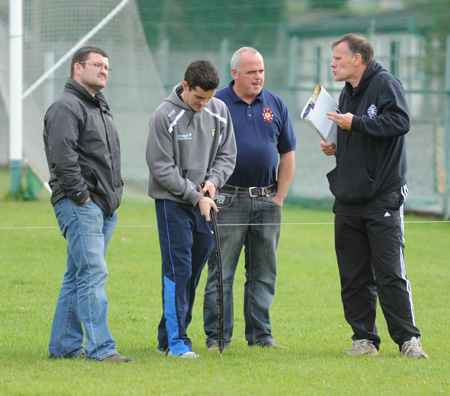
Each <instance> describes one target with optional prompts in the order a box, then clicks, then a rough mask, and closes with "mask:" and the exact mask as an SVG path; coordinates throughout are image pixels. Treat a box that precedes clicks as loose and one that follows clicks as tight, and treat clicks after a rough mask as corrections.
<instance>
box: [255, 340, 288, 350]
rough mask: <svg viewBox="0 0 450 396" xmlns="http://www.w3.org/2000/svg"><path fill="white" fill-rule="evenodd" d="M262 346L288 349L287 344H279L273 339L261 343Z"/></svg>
mask: <svg viewBox="0 0 450 396" xmlns="http://www.w3.org/2000/svg"><path fill="white" fill-rule="evenodd" d="M260 347H262V348H273V349H288V347H286V346H282V345H277V344H275V343H274V342H273V341H270V342H268V343H267V344H261V345H260Z"/></svg>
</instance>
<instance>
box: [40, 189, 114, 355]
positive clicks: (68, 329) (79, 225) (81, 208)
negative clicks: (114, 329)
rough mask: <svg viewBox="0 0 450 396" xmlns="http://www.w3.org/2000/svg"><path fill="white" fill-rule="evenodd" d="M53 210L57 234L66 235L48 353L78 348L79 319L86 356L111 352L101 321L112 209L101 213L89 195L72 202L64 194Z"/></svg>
mask: <svg viewBox="0 0 450 396" xmlns="http://www.w3.org/2000/svg"><path fill="white" fill-rule="evenodd" d="M54 210H55V214H56V218H57V219H58V225H59V228H60V230H61V235H62V236H64V238H66V240H67V269H66V272H65V274H64V279H63V282H62V286H61V290H60V292H59V297H58V302H57V304H56V310H55V316H54V318H53V326H52V331H51V335H50V343H49V351H50V356H51V357H64V358H66V357H73V356H78V355H80V354H81V353H83V346H82V343H83V338H84V334H83V327H82V324H83V325H84V330H85V334H86V342H85V347H84V349H85V351H86V357H87V358H88V359H96V360H103V359H105V358H107V357H108V356H111V355H114V354H116V353H117V350H116V349H115V341H114V339H113V337H112V335H111V333H110V332H109V329H108V325H107V311H108V300H107V298H106V293H105V283H106V280H107V278H108V269H107V267H106V261H105V255H106V251H107V248H108V244H109V241H110V239H111V236H112V234H113V232H114V229H115V226H116V221H117V214H116V212H114V214H113V215H112V216H111V217H105V215H104V214H103V212H102V211H101V209H100V208H99V207H98V206H97V204H95V203H94V201H92V200H91V201H89V202H87V203H85V204H83V205H77V204H75V203H73V202H72V201H71V200H70V199H69V198H63V199H62V200H60V201H58V202H57V203H56V204H55V206H54Z"/></svg>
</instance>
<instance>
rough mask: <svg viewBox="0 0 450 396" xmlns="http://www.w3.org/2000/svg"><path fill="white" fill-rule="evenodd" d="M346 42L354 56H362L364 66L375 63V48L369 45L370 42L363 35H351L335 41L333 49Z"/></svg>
mask: <svg viewBox="0 0 450 396" xmlns="http://www.w3.org/2000/svg"><path fill="white" fill-rule="evenodd" d="M343 42H346V43H347V44H348V50H349V52H350V53H351V54H352V55H356V54H360V55H361V58H362V61H363V63H364V64H366V65H368V64H369V63H370V62H372V61H373V47H372V44H370V43H369V40H367V38H366V37H365V36H363V35H362V34H355V33H349V34H346V35H345V36H343V37H341V38H340V39H339V40H337V41H335V42H334V43H333V44H332V45H331V49H332V50H334V49H335V48H336V46H337V45H339V44H341V43H343Z"/></svg>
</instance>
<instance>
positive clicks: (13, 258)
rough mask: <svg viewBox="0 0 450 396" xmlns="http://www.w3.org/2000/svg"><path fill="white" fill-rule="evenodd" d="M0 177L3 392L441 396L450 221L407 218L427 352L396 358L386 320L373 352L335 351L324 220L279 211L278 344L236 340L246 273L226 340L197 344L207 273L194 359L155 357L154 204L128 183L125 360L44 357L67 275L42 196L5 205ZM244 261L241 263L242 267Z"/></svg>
mask: <svg viewBox="0 0 450 396" xmlns="http://www.w3.org/2000/svg"><path fill="white" fill-rule="evenodd" d="M8 187H9V179H8V173H7V172H6V171H0V208H1V209H0V213H1V216H0V269H1V274H0V395H2V396H3V395H27V396H28V395H46V396H47V395H328V394H333V395H346V394H366V395H401V394H404V395H438V394H450V370H449V367H450V364H449V363H450V358H449V348H448V342H449V340H450V320H449V319H450V309H449V304H448V300H449V293H450V291H449V290H450V268H449V261H450V260H449V258H450V224H449V223H445V222H436V221H434V220H430V222H424V221H427V219H424V218H418V217H414V216H407V217H406V224H405V235H406V252H405V255H406V268H407V273H408V278H409V279H410V281H411V284H412V291H413V297H414V305H415V309H416V321H417V325H418V327H419V328H420V329H421V331H422V333H423V338H422V344H423V346H424V348H425V351H426V352H427V353H428V354H429V355H430V359H429V360H424V359H421V360H415V359H409V358H404V357H402V356H400V354H399V351H398V348H397V346H396V345H395V344H394V343H393V341H392V340H391V339H390V338H389V335H388V332H387V329H386V325H385V322H384V318H383V315H382V313H381V311H379V316H378V320H377V325H378V329H379V333H380V335H381V337H382V344H381V350H380V354H379V355H378V356H363V357H356V358H355V357H349V356H346V355H343V354H342V351H343V350H345V349H348V348H349V347H350V346H351V344H352V340H351V339H350V336H351V330H350V328H349V326H348V325H347V323H346V322H345V320H344V316H343V311H342V306H341V301H340V295H339V278H338V273H337V266H336V260H335V255H334V250H333V226H332V222H333V215H332V213H331V211H315V210H311V209H306V208H301V207H296V208H293V207H285V208H284V210H283V223H284V225H283V226H282V235H281V241H280V246H279V251H278V262H279V264H278V269H279V271H278V283H277V291H276V296H275V301H274V304H273V306H272V310H271V316H272V325H273V333H274V337H275V341H276V342H277V343H279V344H282V345H287V346H289V349H288V350H267V349H261V348H256V347H253V348H250V347H248V346H247V345H246V342H245V339H244V323H243V315H242V297H243V282H244V274H243V272H244V270H243V266H242V265H241V266H240V268H239V270H238V274H237V279H236V283H235V320H236V325H235V331H234V336H233V344H232V347H231V348H230V349H226V350H225V351H224V353H223V356H222V358H220V355H219V354H218V353H211V352H208V351H207V348H206V346H205V336H204V333H203V328H202V302H203V289H204V282H205V279H206V276H205V274H203V276H202V279H201V283H200V286H199V288H198V291H197V300H196V304H195V310H194V317H193V321H192V324H191V326H190V327H189V335H190V337H191V338H192V340H193V345H194V350H195V351H196V352H197V353H199V354H200V358H199V359H196V360H191V359H186V360H183V359H171V358H166V357H164V356H161V355H160V354H158V353H157V352H156V351H155V349H156V345H157V342H156V328H157V324H158V322H159V318H160V315H161V297H160V294H161V287H160V279H161V275H160V257H159V245H158V235H157V229H156V226H155V224H156V222H155V215H154V206H153V202H152V201H151V200H150V199H149V198H148V197H147V196H146V193H145V191H138V190H135V189H126V191H125V195H124V199H123V202H122V206H121V207H120V208H119V211H118V214H119V220H118V227H117V229H116V232H115V234H114V236H113V239H112V241H111V244H110V249H109V252H108V257H107V261H108V268H109V273H110V277H109V280H108V282H107V294H108V300H109V317H108V319H109V326H110V329H111V332H112V334H113V336H114V337H115V339H116V342H117V347H118V350H119V352H120V353H121V354H123V355H125V356H131V357H133V359H134V362H133V363H132V364H121V365H117V364H106V363H99V362H94V361H87V360H81V359H77V360H49V359H48V350H47V345H48V339H49V334H50V328H51V322H52V318H53V311H54V308H55V304H56V299H57V295H58V291H59V287H60V283H61V280H62V276H63V273H64V269H65V249H66V244H65V241H64V239H63V238H62V237H61V236H60V234H59V230H58V228H57V224H56V219H55V217H54V214H53V210H52V207H51V205H50V203H49V195H48V193H47V192H45V191H41V193H40V194H39V198H40V199H39V200H37V201H30V202H11V201H5V200H4V196H5V193H6V191H7V189H8ZM241 264H242V263H241Z"/></svg>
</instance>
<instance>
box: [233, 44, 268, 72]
mask: <svg viewBox="0 0 450 396" xmlns="http://www.w3.org/2000/svg"><path fill="white" fill-rule="evenodd" d="M244 52H248V53H249V54H253V55H254V54H259V55H261V54H260V53H259V52H258V51H257V50H255V49H254V48H252V47H242V48H239V49H238V50H237V51H236V52H235V53H234V54H233V56H232V57H231V68H232V69H235V70H237V71H238V72H239V71H241V56H242V54H243V53H244ZM261 58H262V55H261Z"/></svg>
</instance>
